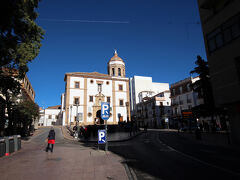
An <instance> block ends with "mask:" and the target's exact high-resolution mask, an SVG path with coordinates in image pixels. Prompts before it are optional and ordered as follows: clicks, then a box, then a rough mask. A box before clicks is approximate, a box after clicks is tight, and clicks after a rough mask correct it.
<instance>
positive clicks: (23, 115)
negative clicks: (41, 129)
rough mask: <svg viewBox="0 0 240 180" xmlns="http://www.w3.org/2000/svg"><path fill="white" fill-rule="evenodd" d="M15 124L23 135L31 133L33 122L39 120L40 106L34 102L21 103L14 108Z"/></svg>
mask: <svg viewBox="0 0 240 180" xmlns="http://www.w3.org/2000/svg"><path fill="white" fill-rule="evenodd" d="M13 113H14V123H15V126H16V127H17V128H18V129H21V132H22V135H26V134H28V133H29V131H30V128H31V125H32V122H33V120H36V119H39V106H38V105H37V104H36V103H34V102H33V101H30V100H29V101H21V102H20V103H18V104H17V105H15V106H14V108H13Z"/></svg>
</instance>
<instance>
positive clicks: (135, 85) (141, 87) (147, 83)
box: [130, 76, 169, 112]
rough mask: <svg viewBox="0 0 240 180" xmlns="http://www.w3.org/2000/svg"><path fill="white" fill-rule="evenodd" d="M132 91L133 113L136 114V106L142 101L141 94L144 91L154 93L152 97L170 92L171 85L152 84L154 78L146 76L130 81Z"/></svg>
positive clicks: (136, 77)
mask: <svg viewBox="0 0 240 180" xmlns="http://www.w3.org/2000/svg"><path fill="white" fill-rule="evenodd" d="M130 83H131V84H130V89H131V94H130V95H131V97H130V99H131V107H132V108H131V111H132V112H134V110H135V109H136V104H138V103H139V102H140V101H139V100H140V99H141V98H140V99H139V93H140V92H142V91H152V92H153V93H152V94H151V96H154V95H156V94H158V93H160V92H163V91H167V90H169V83H156V82H152V77H145V76H134V77H133V78H131V80H130Z"/></svg>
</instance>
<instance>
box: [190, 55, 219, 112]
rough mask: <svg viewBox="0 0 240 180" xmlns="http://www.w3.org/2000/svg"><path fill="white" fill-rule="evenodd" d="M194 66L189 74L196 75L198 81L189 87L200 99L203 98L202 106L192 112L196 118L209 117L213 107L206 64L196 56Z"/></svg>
mask: <svg viewBox="0 0 240 180" xmlns="http://www.w3.org/2000/svg"><path fill="white" fill-rule="evenodd" d="M195 64H196V65H197V66H196V67H195V68H194V70H192V71H191V72H190V73H191V74H194V73H196V74H198V75H199V80H198V81H196V82H195V83H193V84H192V85H191V88H192V89H193V91H195V92H197V93H198V96H199V97H200V98H203V100H204V104H203V105H199V106H198V107H195V108H194V109H193V110H194V111H195V112H196V113H195V114H197V115H198V116H201V115H202V116H209V115H212V114H213V113H214V109H215V107H214V99H213V93H212V85H211V82H210V75H209V67H208V63H207V62H206V61H204V60H203V59H202V58H201V57H200V56H197V60H196V62H195Z"/></svg>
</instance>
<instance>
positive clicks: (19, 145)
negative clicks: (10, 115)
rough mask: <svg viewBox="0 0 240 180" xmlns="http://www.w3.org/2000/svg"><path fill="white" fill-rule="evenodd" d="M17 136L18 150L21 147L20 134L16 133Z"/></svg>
mask: <svg viewBox="0 0 240 180" xmlns="http://www.w3.org/2000/svg"><path fill="white" fill-rule="evenodd" d="M17 138H18V150H19V149H21V136H20V135H17Z"/></svg>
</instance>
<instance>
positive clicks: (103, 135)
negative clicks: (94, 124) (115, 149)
mask: <svg viewBox="0 0 240 180" xmlns="http://www.w3.org/2000/svg"><path fill="white" fill-rule="evenodd" d="M105 143H106V131H105V129H101V130H98V144H105Z"/></svg>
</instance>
